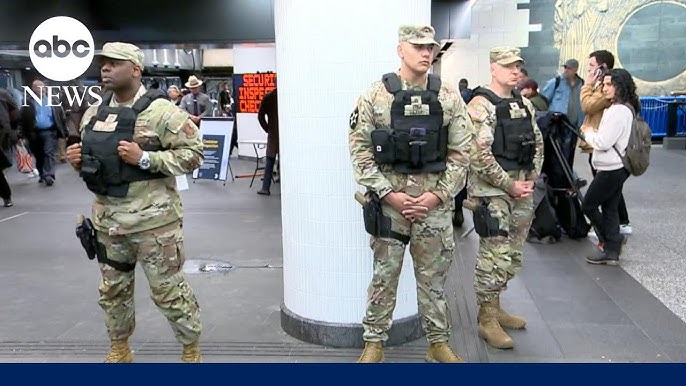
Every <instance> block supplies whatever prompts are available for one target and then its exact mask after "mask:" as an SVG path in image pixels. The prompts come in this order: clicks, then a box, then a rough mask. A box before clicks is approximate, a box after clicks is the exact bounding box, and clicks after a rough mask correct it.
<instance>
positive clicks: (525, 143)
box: [518, 134, 536, 167]
mask: <svg viewBox="0 0 686 386" xmlns="http://www.w3.org/2000/svg"><path fill="white" fill-rule="evenodd" d="M521 137H522V138H521V139H522V151H521V153H520V154H519V159H518V161H519V164H520V165H522V166H525V167H532V166H533V160H534V155H535V154H536V137H535V136H534V135H533V134H524V135H522V136H521Z"/></svg>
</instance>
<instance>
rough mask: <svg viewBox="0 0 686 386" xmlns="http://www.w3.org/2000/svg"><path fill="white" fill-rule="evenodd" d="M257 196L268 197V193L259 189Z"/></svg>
mask: <svg viewBox="0 0 686 386" xmlns="http://www.w3.org/2000/svg"><path fill="white" fill-rule="evenodd" d="M257 194H259V195H261V196H268V195H269V191H268V190H264V189H260V190H258V191H257Z"/></svg>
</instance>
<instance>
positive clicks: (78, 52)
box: [23, 16, 102, 106]
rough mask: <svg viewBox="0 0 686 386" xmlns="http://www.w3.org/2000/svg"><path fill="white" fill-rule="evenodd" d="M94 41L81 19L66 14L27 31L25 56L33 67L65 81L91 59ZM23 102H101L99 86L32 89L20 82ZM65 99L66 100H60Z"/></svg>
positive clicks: (54, 79)
mask: <svg viewBox="0 0 686 386" xmlns="http://www.w3.org/2000/svg"><path fill="white" fill-rule="evenodd" d="M94 47H95V43H94V42H93V36H92V35H91V33H90V31H89V30H88V28H86V26H85V25H83V23H81V22H80V21H78V20H76V19H73V18H71V17H67V16H56V17H52V18H50V19H47V20H45V21H44V22H42V23H41V24H40V25H38V27H36V29H35V30H34V31H33V34H32V35H31V40H30V41H29V56H30V58H31V63H33V66H34V67H35V69H36V70H37V71H38V72H39V73H40V74H41V75H43V76H44V77H46V78H47V79H50V80H53V81H57V82H66V81H69V80H73V79H76V78H78V77H80V76H81V75H83V73H84V72H86V70H88V67H90V65H91V63H92V62H93V56H94V53H95V52H94ZM23 88H24V106H26V105H28V103H29V102H30V100H31V99H33V100H34V101H35V102H36V103H38V104H39V105H44V106H59V105H62V103H63V102H68V103H69V104H70V105H72V106H73V105H75V104H78V105H80V106H83V105H84V103H87V104H88V105H89V106H98V105H100V103H101V102H102V97H101V96H100V86H91V87H78V86H48V87H40V89H39V90H36V91H34V90H32V89H31V88H30V87H27V86H24V87H23ZM63 99H66V100H63Z"/></svg>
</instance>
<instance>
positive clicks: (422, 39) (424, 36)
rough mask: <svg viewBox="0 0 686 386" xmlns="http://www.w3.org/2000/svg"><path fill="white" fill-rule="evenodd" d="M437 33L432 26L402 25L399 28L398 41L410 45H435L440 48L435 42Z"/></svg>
mask: <svg viewBox="0 0 686 386" xmlns="http://www.w3.org/2000/svg"><path fill="white" fill-rule="evenodd" d="M435 35H436V31H435V30H434V28H433V27H432V26H430V25H401V26H400V28H398V41H399V42H408V43H410V44H433V45H436V46H438V45H439V44H438V42H436V40H434V36H435Z"/></svg>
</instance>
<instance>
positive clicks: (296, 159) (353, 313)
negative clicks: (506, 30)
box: [274, 0, 431, 346]
mask: <svg viewBox="0 0 686 386" xmlns="http://www.w3.org/2000/svg"><path fill="white" fill-rule="evenodd" d="M274 7H275V12H274V13H275V24H276V66H277V72H278V74H279V84H278V89H279V135H280V152H281V154H280V156H281V173H282V176H283V179H282V182H281V184H282V186H281V192H282V224H283V252H284V256H283V265H284V271H283V274H284V304H283V310H282V311H283V312H282V327H283V328H284V330H285V331H286V332H288V333H289V334H291V335H294V336H296V337H298V338H300V339H303V340H307V341H312V342H316V343H322V344H327V345H335V346H358V345H361V344H362V329H361V321H362V318H363V316H364V313H365V309H366V298H367V286H368V285H369V283H370V281H371V276H372V251H371V249H370V247H369V235H367V234H366V233H365V231H364V225H363V223H362V209H361V207H360V205H359V204H358V203H357V202H356V201H355V200H354V198H353V194H354V192H355V191H356V190H360V191H362V188H361V187H359V186H358V185H357V184H356V183H355V180H354V177H353V172H352V166H351V162H350V154H349V150H348V132H349V125H348V120H349V116H350V113H351V112H352V110H353V109H354V107H355V102H356V101H357V98H358V97H359V95H360V94H361V93H362V92H363V91H364V90H365V89H366V88H368V87H369V86H370V85H371V83H372V82H374V81H375V80H378V79H381V76H382V75H383V74H384V73H387V72H392V71H395V70H397V69H398V68H399V58H398V56H397V54H396V47H397V44H398V36H397V30H398V26H400V25H402V24H430V22H431V1H430V0H403V1H396V0H374V1H368V0H346V1H333V2H330V1H319V0H275V4H274ZM393 318H394V330H395V331H393V330H392V331H391V338H390V339H389V343H390V344H393V342H392V341H396V343H397V342H401V341H406V340H408V339H407V337H406V338H405V339H402V337H399V336H398V333H399V334H400V335H403V332H401V331H405V332H404V335H406V336H408V337H409V335H411V334H410V333H409V332H407V329H406V330H403V328H402V327H403V326H405V327H406V328H407V327H408V326H409V325H410V324H411V325H413V326H414V334H415V336H412V337H411V338H416V337H417V336H416V334H417V332H416V330H417V328H416V327H417V325H418V323H419V322H418V317H417V301H416V289H415V281H414V276H413V273H412V262H411V258H410V257H409V255H406V256H405V262H404V265H403V273H402V275H401V278H400V284H399V287H398V298H397V305H396V308H395V313H394V315H393ZM396 327H397V329H396ZM394 332H395V335H393V334H394Z"/></svg>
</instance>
